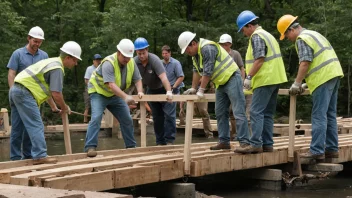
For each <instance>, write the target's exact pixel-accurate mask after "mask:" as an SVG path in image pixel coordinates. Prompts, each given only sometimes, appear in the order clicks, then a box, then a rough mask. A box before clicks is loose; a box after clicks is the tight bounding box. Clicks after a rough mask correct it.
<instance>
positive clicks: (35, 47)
mask: <svg viewBox="0 0 352 198" xmlns="http://www.w3.org/2000/svg"><path fill="white" fill-rule="evenodd" d="M27 40H28V44H27V45H26V46H24V47H22V48H19V49H17V50H15V51H14V52H13V53H12V55H11V58H10V60H9V62H8V64H7V68H8V75H7V81H8V84H9V87H10V88H11V87H12V86H13V84H14V79H15V77H16V74H18V73H20V72H21V71H22V70H24V69H25V68H27V67H28V66H29V65H32V64H35V63H37V62H38V61H40V60H43V59H47V58H49V57H48V54H47V53H46V52H44V51H43V50H41V49H39V47H40V46H41V44H42V42H43V40H44V31H43V30H42V29H41V28H40V27H38V26H36V27H33V28H31V29H30V30H29V33H28V36H27ZM16 121H17V119H15V120H11V122H16ZM23 130H24V131H23V132H20V133H17V134H13V133H12V134H11V136H10V142H12V144H11V153H10V158H11V160H20V159H21V158H23V159H31V158H32V155H31V149H32V143H31V141H30V140H29V136H28V132H27V131H26V129H25V128H23ZM21 146H22V151H21Z"/></svg>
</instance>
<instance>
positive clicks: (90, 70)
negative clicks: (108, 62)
mask: <svg viewBox="0 0 352 198" xmlns="http://www.w3.org/2000/svg"><path fill="white" fill-rule="evenodd" d="M95 69H96V67H95V66H94V65H91V66H89V67H87V69H86V73H85V74H84V79H87V80H89V79H90V77H91V76H92V74H93V72H94V70H95Z"/></svg>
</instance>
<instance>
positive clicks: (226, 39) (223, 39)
mask: <svg viewBox="0 0 352 198" xmlns="http://www.w3.org/2000/svg"><path fill="white" fill-rule="evenodd" d="M219 44H220V45H221V47H223V48H224V49H225V50H226V51H227V52H228V53H229V54H230V56H231V57H232V59H233V61H235V63H236V64H237V65H238V67H239V68H240V70H241V77H242V80H244V78H245V76H246V74H245V71H244V66H243V61H242V57H241V54H240V53H239V52H238V51H236V50H233V49H231V46H232V37H231V36H230V35H229V34H223V35H221V36H220V39H219ZM244 96H245V98H246V116H247V120H249V107H250V104H251V103H252V94H251V93H248V92H244ZM232 112H233V111H232V110H231V105H230V123H231V139H234V140H236V120H235V117H234V115H233V113H232Z"/></svg>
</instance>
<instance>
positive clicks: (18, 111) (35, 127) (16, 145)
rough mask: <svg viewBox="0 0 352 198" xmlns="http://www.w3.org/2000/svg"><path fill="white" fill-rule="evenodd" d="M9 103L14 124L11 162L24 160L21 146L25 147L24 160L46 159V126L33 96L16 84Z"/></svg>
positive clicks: (11, 90) (12, 128) (11, 139)
mask: <svg viewBox="0 0 352 198" xmlns="http://www.w3.org/2000/svg"><path fill="white" fill-rule="evenodd" d="M9 101H10V106H11V123H12V127H11V136H10V145H11V146H10V147H11V149H10V158H11V160H20V159H21V158H22V155H21V145H22V147H23V158H22V159H27V158H33V159H39V158H44V157H46V156H47V152H46V151H47V149H46V142H45V137H44V124H43V121H42V118H41V116H40V111H39V108H38V104H37V102H36V101H35V99H34V97H33V95H32V94H31V92H30V91H29V90H28V89H27V88H25V87H24V86H22V85H19V84H17V83H15V84H14V85H13V86H12V87H11V89H10V92H9ZM22 135H23V140H22Z"/></svg>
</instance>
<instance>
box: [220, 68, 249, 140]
mask: <svg viewBox="0 0 352 198" xmlns="http://www.w3.org/2000/svg"><path fill="white" fill-rule="evenodd" d="M215 97H216V100H215V114H216V120H217V122H218V133H219V142H220V143H223V144H229V143H230V126H229V106H230V104H231V105H232V111H233V114H234V115H235V120H236V131H237V139H238V141H239V142H240V143H241V144H243V143H245V144H248V143H249V131H248V121H247V118H246V109H245V108H246V101H245V98H244V93H243V84H242V78H241V75H240V73H239V72H235V74H234V75H233V76H231V77H230V79H229V80H228V81H227V83H226V84H224V85H220V86H219V87H218V88H217V89H216V92H215Z"/></svg>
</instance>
